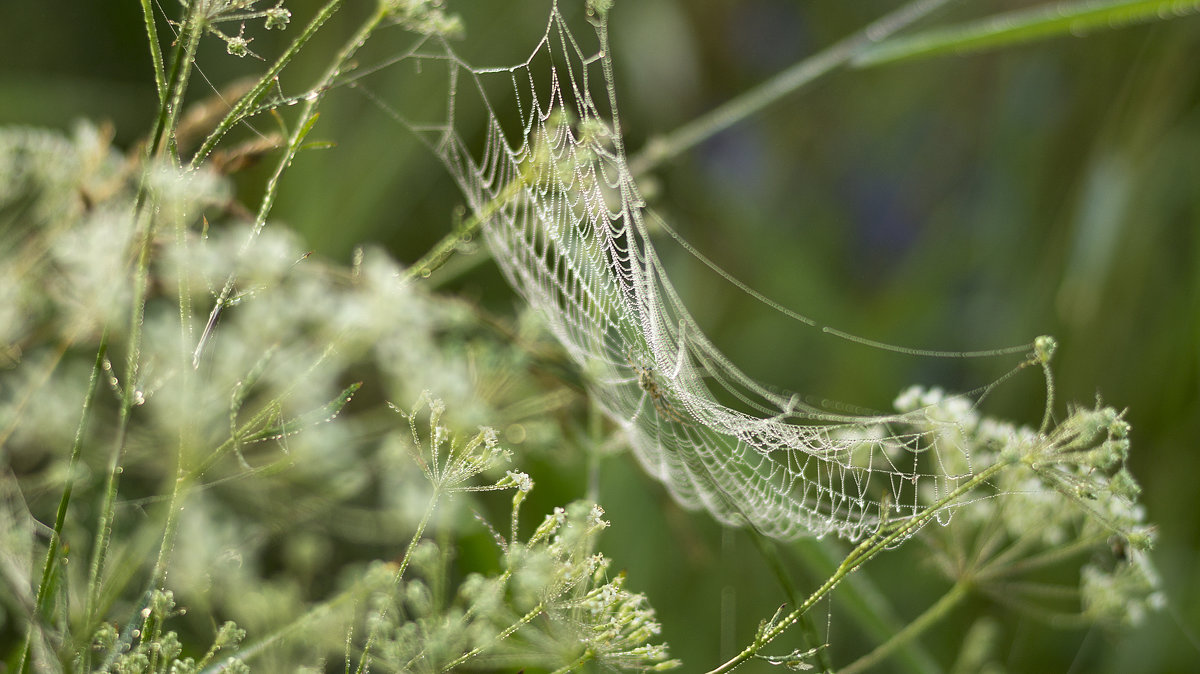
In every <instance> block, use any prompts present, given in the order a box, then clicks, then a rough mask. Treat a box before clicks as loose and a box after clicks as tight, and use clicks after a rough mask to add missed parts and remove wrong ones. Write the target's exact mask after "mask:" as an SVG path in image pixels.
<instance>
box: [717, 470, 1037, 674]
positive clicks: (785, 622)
mask: <svg viewBox="0 0 1200 674" xmlns="http://www.w3.org/2000/svg"><path fill="white" fill-rule="evenodd" d="M1011 465H1013V464H1011V463H997V464H994V465H992V466H990V467H989V468H987V469H986V470H984V471H983V472H981V473H979V474H978V475H976V476H975V477H973V478H971V479H970V480H968V481H966V482H964V483H963V484H961V485H959V486H958V488H957V489H955V490H954V491H952V492H950V493H949V494H947V495H946V496H945V497H944V498H942V499H941V500H939V501H938V502H937V503H934V504H933V505H931V506H929V507H928V508H926V509H925V510H923V511H921V512H920V513H919V514H917V515H916V516H915V517H913V518H912V519H908V520H905V521H903V522H901V523H900V524H899V525H898V526H896V527H895V528H892V529H890V532H889V533H885V531H888V530H885V531H880V532H878V533H876V534H874V535H872V536H871V537H869V538H867V539H866V540H865V541H863V542H862V543H860V544H859V545H858V546H857V547H856V548H854V549H853V550H851V551H850V554H848V555H846V558H845V559H844V560H842V563H841V565H840V566H838V569H837V571H836V572H834V574H833V576H831V577H830V578H829V579H828V580H826V581H825V582H824V583H823V584H822V585H821V587H819V588H817V590H816V591H815V592H813V593H812V594H811V595H809V597H808V599H806V600H805V601H804V603H803V604H801V605H800V606H797V607H796V608H795V609H794V610H793V611H792V612H791V613H789V614H787V615H786V616H785V617H784V618H782V619H781V620H779V621H778V622H776V623H775V624H774V625H772V626H771V627H770V628H769V629H767V630H766V631H765V632H763V633H762V635H760V637H759V638H757V639H755V641H754V643H752V644H750V645H749V646H747V647H746V648H745V649H743V650H742V652H740V653H738V654H737V655H736V656H734V657H733V658H732V659H730V660H729V661H728V662H726V663H725V664H723V665H721V666H720V667H718V668H716V669H714V670H712V671H711V672H710V673H709V674H720V673H721V672H728V671H731V670H733V669H734V668H735V667H737V666H738V665H740V664H742V663H744V662H746V661H747V660H749V659H750V658H752V657H754V656H755V655H756V654H757V653H758V651H760V650H761V649H762V647H763V646H766V645H767V644H768V643H770V642H771V641H772V640H774V639H775V637H777V636H779V635H780V634H782V633H783V631H784V630H786V629H787V628H789V627H791V626H792V625H793V624H795V623H796V621H798V620H799V619H800V616H801V615H803V614H804V613H805V612H806V611H808V609H810V608H812V606H813V605H814V604H816V603H817V602H818V601H820V600H821V599H822V598H824V597H825V596H826V595H827V594H829V593H830V592H832V591H833V589H834V588H836V587H837V586H838V584H839V583H840V582H841V581H842V579H843V578H845V577H846V576H848V575H849V574H850V573H851V572H853V571H854V570H855V569H857V568H858V567H860V566H862V565H863V564H865V563H866V562H867V561H868V560H870V559H871V558H873V557H875V555H878V554H879V553H880V552H883V551H884V550H886V549H888V548H889V547H891V546H893V545H896V544H898V543H900V542H901V541H902V540H904V539H905V538H907V537H909V536H911V535H912V534H913V533H915V532H916V531H917V530H918V529H920V528H921V527H922V526H924V525H925V524H927V523H928V522H929V520H931V519H933V518H934V517H935V516H937V514H938V513H939V512H941V511H942V510H943V509H944V508H946V507H947V506H949V505H951V504H952V503H953V502H954V501H956V500H958V499H959V498H960V497H962V496H963V495H964V494H966V493H968V492H970V491H971V490H972V489H974V488H976V487H978V486H979V485H981V484H983V483H985V482H987V481H988V480H990V479H991V478H992V477H993V476H994V475H996V474H997V473H999V472H1000V471H1001V470H1004V469H1005V468H1008V467H1010V466H1011Z"/></svg>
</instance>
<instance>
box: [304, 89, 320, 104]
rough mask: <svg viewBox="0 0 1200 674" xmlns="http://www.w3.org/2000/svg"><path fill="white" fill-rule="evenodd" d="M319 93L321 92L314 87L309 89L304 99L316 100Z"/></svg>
mask: <svg viewBox="0 0 1200 674" xmlns="http://www.w3.org/2000/svg"><path fill="white" fill-rule="evenodd" d="M320 95H321V94H320V93H319V92H318V91H317V90H316V89H313V90H312V91H310V92H308V93H307V94H305V95H304V100H306V101H315V100H317V96H320Z"/></svg>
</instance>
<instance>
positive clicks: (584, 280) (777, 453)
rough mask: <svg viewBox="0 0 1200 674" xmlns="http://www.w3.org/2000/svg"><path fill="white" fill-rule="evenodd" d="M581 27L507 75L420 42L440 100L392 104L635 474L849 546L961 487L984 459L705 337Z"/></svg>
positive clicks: (604, 65) (558, 29) (601, 47)
mask: <svg viewBox="0 0 1200 674" xmlns="http://www.w3.org/2000/svg"><path fill="white" fill-rule="evenodd" d="M588 20H589V23H590V25H591V26H592V27H593V28H594V29H595V31H594V36H593V35H591V32H592V31H590V30H586V31H580V32H581V33H583V32H586V33H587V36H586V37H588V38H589V39H588V40H584V39H582V38H580V37H577V36H576V35H575V34H574V33H573V32H572V31H571V30H570V29H569V28H568V23H567V21H566V20H565V19H564V17H563V14H562V13H561V11H560V9H559V7H558V6H557V4H555V5H554V6H553V7H552V9H551V12H550V15H549V20H548V21H547V23H546V28H545V33H544V34H543V35H542V37H541V39H540V41H538V42H537V44H536V45H535V46H534V47H533V49H532V50H531V52H530V53H529V56H528V58H527V59H525V60H523V61H521V62H520V63H518V64H516V65H513V66H505V67H478V66H472V65H469V64H468V63H467V62H466V61H465V60H464V59H462V58H460V57H459V56H458V55H457V54H456V52H455V51H454V49H453V48H452V47H451V46H450V45H449V44H448V43H446V42H445V41H443V40H442V39H441V38H440V37H438V36H437V35H431V36H428V37H427V38H424V39H422V40H421V42H420V43H419V44H418V45H417V46H416V47H415V48H414V49H412V50H411V51H409V52H406V53H405V54H404V56H403V57H402V59H399V60H401V61H403V62H406V63H407V64H408V66H409V67H411V69H412V72H413V73H416V74H419V76H421V77H444V78H445V81H446V87H447V91H446V97H445V100H444V106H443V107H441V109H439V110H438V111H437V112H436V113H434V114H433V115H432V117H431V118H423V119H414V118H413V117H411V116H409V115H408V114H407V113H398V112H396V111H395V109H394V108H393V107H391V106H388V109H389V110H390V111H392V113H393V114H395V115H396V116H397V118H398V119H400V120H401V121H402V122H403V123H404V124H405V125H407V126H408V127H410V128H411V129H412V130H413V131H414V132H415V133H416V134H417V135H418V136H419V137H420V138H421V139H422V140H423V142H425V143H427V144H428V145H429V147H430V148H431V149H432V150H433V151H434V152H435V153H436V154H437V156H438V157H439V158H440V159H441V160H442V162H443V163H444V164H445V166H446V167H447V168H448V169H449V171H450V173H451V174H452V175H453V177H454V179H455V180H456V181H457V183H458V186H459V187H460V188H461V190H462V192H463V194H464V195H465V198H466V201H467V204H468V206H469V208H470V210H471V211H472V213H473V215H474V217H475V218H477V219H478V220H479V221H482V222H483V226H482V236H483V239H484V240H485V241H486V243H487V245H488V247H489V248H490V250H491V252H492V255H493V257H494V258H495V260H496V262H497V264H498V265H499V267H500V270H501V271H502V272H503V274H504V276H505V277H506V278H507V280H508V281H509V283H511V284H512V286H513V287H514V288H515V289H516V290H517V292H518V293H520V295H521V296H522V297H524V299H525V300H526V301H528V303H529V304H530V305H532V306H533V307H534V308H535V309H536V310H538V311H539V312H540V313H541V315H542V316H543V317H544V318H545V320H546V322H547V323H548V325H549V327H550V329H551V331H552V332H553V334H554V335H555V336H556V337H557V338H558V340H559V341H560V342H561V343H562V345H563V347H564V348H565V349H566V351H567V352H568V353H569V355H570V357H571V358H572V359H573V360H574V361H575V362H576V363H577V364H578V366H579V368H580V369H581V370H582V372H583V374H584V379H585V381H586V382H587V385H588V388H589V391H590V393H591V395H592V397H593V398H594V400H595V402H596V404H598V405H599V406H600V407H601V408H602V409H603V410H604V412H605V413H606V414H607V415H608V416H609V417H610V418H611V419H612V420H613V421H614V422H615V423H616V424H618V425H619V426H620V428H621V429H623V431H624V433H625V434H626V435H627V436H628V439H629V443H630V445H631V446H632V449H633V452H634V454H635V455H636V456H637V458H638V460H639V461H640V462H641V464H642V465H643V466H644V467H645V469H646V470H647V471H649V472H650V474H651V475H653V476H654V477H655V478H657V479H658V480H660V481H661V482H662V483H663V484H664V485H666V487H667V488H668V489H669V490H670V492H671V494H672V495H673V496H674V497H675V499H676V500H677V501H678V502H679V503H681V504H683V505H684V506H686V507H688V508H692V509H700V508H702V509H704V510H706V511H708V512H709V513H711V514H712V515H713V516H714V517H715V518H716V519H718V520H719V521H721V522H723V523H725V524H731V525H751V526H753V527H755V528H757V529H758V530H759V531H761V532H762V533H764V534H766V535H769V536H772V537H776V538H782V539H788V538H795V537H800V536H822V535H826V534H829V533H835V534H838V535H840V536H844V537H847V538H850V539H857V538H860V537H862V536H863V535H865V534H868V533H870V532H872V531H874V530H875V529H876V528H877V527H878V526H879V523H880V520H881V519H886V520H900V519H904V518H908V517H912V516H913V515H914V514H915V513H917V512H919V511H920V510H922V509H923V508H924V507H927V506H928V505H929V504H931V503H934V502H936V501H937V500H939V499H940V498H942V497H943V496H945V495H946V494H948V493H949V492H951V491H952V490H954V489H955V487H957V486H958V485H960V484H962V483H963V482H964V481H966V480H968V479H969V478H970V477H971V476H972V474H973V473H974V472H975V471H977V470H979V469H980V468H981V466H978V465H973V462H972V457H971V456H970V454H969V452H968V451H967V450H966V448H965V447H964V446H962V444H961V443H956V442H954V441H953V438H954V437H955V435H956V434H955V433H952V432H949V433H947V432H930V431H929V430H928V429H929V427H930V424H929V419H927V418H923V422H924V425H923V426H920V427H921V428H924V429H926V430H923V431H920V430H912V429H914V428H916V427H917V426H910V425H909V423H908V421H910V418H909V417H906V416H905V415H904V414H896V415H888V416H847V415H838V414H832V413H830V412H829V411H827V410H823V409H820V408H817V407H813V406H810V405H808V404H806V403H805V402H804V399H803V398H802V396H800V395H797V394H793V393H789V392H781V391H779V390H777V389H775V388H772V387H770V386H768V385H764V384H762V383H760V382H758V381H755V380H754V379H752V378H751V377H749V376H747V375H746V374H744V373H743V372H742V371H741V370H740V369H738V367H737V366H735V365H734V364H733V363H732V362H730V361H729V359H728V358H726V357H725V356H724V355H723V354H722V353H721V352H720V351H719V350H718V349H717V348H716V347H715V346H714V345H713V344H712V343H711V342H710V341H709V340H708V339H707V338H706V337H705V335H704V333H703V332H702V331H701V330H700V328H699V327H698V326H697V324H696V322H695V321H694V320H693V318H692V316H691V315H690V314H689V313H688V310H687V308H686V307H685V306H684V304H683V302H682V301H681V299H680V296H679V294H678V293H677V292H676V289H675V288H674V287H673V286H672V284H671V281H670V279H668V278H667V275H666V273H665V271H664V266H663V264H662V262H661V261H660V259H659V257H658V255H657V253H656V252H655V248H654V245H653V243H652V242H651V239H650V236H649V230H650V228H649V227H648V220H649V219H650V218H652V217H653V216H652V215H651V214H650V212H649V211H648V210H647V209H646V205H645V202H644V200H643V199H642V197H641V195H640V193H639V191H638V187H637V184H636V183H635V181H634V176H633V175H632V174H631V171H630V168H629V166H628V163H627V161H626V150H625V147H624V143H623V140H622V137H621V133H620V119H619V115H618V110H617V106H616V100H615V99H616V97H615V93H614V91H615V89H614V86H613V80H612V71H613V69H612V65H611V54H610V52H609V46H608V35H607V26H606V23H605V20H604V17H603V16H600V15H589V17H588ZM500 102H503V103H504V107H501V105H500ZM385 105H386V104H385ZM651 224H653V223H651ZM911 414H917V415H921V414H923V411H922V410H920V409H918V410H917V411H916V412H913V413H911Z"/></svg>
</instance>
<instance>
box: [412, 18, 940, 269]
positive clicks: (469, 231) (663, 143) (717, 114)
mask: <svg viewBox="0 0 1200 674" xmlns="http://www.w3.org/2000/svg"><path fill="white" fill-rule="evenodd" d="M950 1H951V0H913V1H912V2H910V3H908V4H907V5H905V6H903V7H901V8H900V9H898V10H896V11H895V12H892V13H891V14H888V15H886V16H884V17H883V18H881V19H879V20H877V21H875V22H874V23H872V24H871V25H869V26H867V27H866V28H864V29H862V30H861V31H859V32H857V33H855V34H854V35H851V36H850V37H847V38H845V39H843V40H841V41H840V42H838V43H836V44H834V45H833V46H831V47H828V48H827V49H825V50H824V51H822V52H820V53H817V54H815V55H813V56H811V57H809V58H806V59H804V60H803V61H800V62H799V63H797V64H796V65H794V66H792V67H791V68H788V69H787V70H785V71H783V72H781V73H779V74H778V75H776V76H775V77H773V78H771V79H770V80H768V81H766V82H764V83H763V84H761V85H759V86H757V87H755V88H753V89H751V90H750V91H747V92H745V93H743V94H741V95H740V96H737V97H736V98H733V99H732V100H730V101H728V102H727V103H725V104H724V105H722V106H720V107H718V108H717V109H715V110H713V111H712V112H710V113H708V114H706V115H702V116H701V117H698V118H696V119H695V120H693V121H692V122H690V123H688V124H685V125H683V126H681V127H679V128H678V129H676V130H675V131H672V132H671V133H668V134H667V135H665V136H662V137H660V138H657V139H652V140H651V141H650V142H648V143H647V144H646V147H645V148H644V149H643V150H642V151H641V152H639V153H638V154H637V155H635V156H634V157H633V158H632V159H630V160H629V164H628V166H629V172H630V174H631V175H633V176H635V177H636V176H639V175H642V174H644V173H646V172H648V171H650V170H651V169H653V168H654V167H656V166H658V165H659V164H661V163H663V162H664V161H666V160H668V159H671V158H674V157H675V156H677V155H679V154H681V153H682V152H684V151H685V150H688V149H690V148H692V147H694V146H696V145H698V144H699V143H702V142H704V141H705V140H707V139H708V138H711V137H712V136H715V135H716V134H718V133H720V132H721V131H724V130H725V129H727V128H729V127H731V126H733V125H734V124H737V123H738V122H741V121H742V120H744V119H746V118H747V117H749V116H751V115H753V114H755V113H757V112H759V111H760V110H762V109H763V108H765V107H767V106H768V105H770V104H772V103H774V102H776V101H778V100H779V99H781V98H783V97H784V96H786V95H788V94H790V93H793V92H795V91H797V90H799V89H801V88H803V87H804V86H805V85H808V84H811V83H812V82H813V81H814V80H816V79H817V78H819V77H820V76H822V75H824V74H826V73H828V72H831V71H833V70H834V69H836V68H837V67H839V66H842V65H845V64H846V63H848V62H849V61H850V60H851V59H852V58H854V56H855V55H857V54H858V53H859V52H860V51H862V50H863V49H864V48H866V47H868V46H870V45H871V44H873V43H875V42H877V41H879V40H882V39H884V38H886V37H888V36H890V35H892V34H894V33H895V32H896V31H899V30H900V29H902V28H904V27H905V26H908V25H910V24H912V23H913V22H914V21H917V20H918V19H920V18H921V17H923V16H926V15H927V14H929V13H930V12H932V11H934V10H935V9H938V8H939V7H941V6H942V5H945V4H946V3H947V2H950ZM601 31H602V39H603V37H604V36H603V26H601ZM604 51H605V52H606V53H609V50H607V49H604ZM604 63H605V67H606V68H607V67H609V66H608V65H607V64H608V63H609V61H608V59H607V58H606V59H604ZM610 75H611V73H610ZM612 109H613V111H614V116H615V114H616V112H615V111H616V106H615V105H614V106H613V108H612ZM614 126H615V127H616V128H620V125H619V124H617V123H616V120H614ZM616 141H617V142H618V143H620V138H617V139H616ZM621 152H622V153H623V152H624V149H623V148H622V149H621ZM514 182H515V183H517V185H516V187H517V188H520V187H523V184H521V183H523V180H522V181H514ZM512 196H513V193H510V188H507V187H506V188H505V190H504V191H503V192H501V194H500V195H499V196H497V197H496V199H493V200H492V202H491V203H489V204H488V205H487V206H485V207H484V209H483V211H482V212H480V213H476V214H475V215H473V216H472V217H471V218H470V219H468V220H467V221H466V222H464V223H463V225H462V226H461V227H459V228H458V229H457V231H454V232H451V233H450V234H447V235H446V236H445V237H443V238H442V240H441V241H439V242H438V243H437V244H436V245H435V246H434V247H433V248H432V249H431V250H430V251H429V253H427V254H426V255H425V256H424V257H422V258H421V259H420V260H418V261H417V262H416V263H415V264H413V265H412V266H411V267H410V268H409V274H408V276H409V278H414V277H417V276H422V277H424V276H429V275H430V274H431V273H433V271H434V270H436V269H437V268H438V267H440V266H442V265H443V264H444V263H445V262H446V260H448V259H449V258H450V256H452V255H453V254H454V251H455V250H457V249H458V246H459V245H460V244H461V243H462V242H464V241H466V240H469V239H470V238H471V237H473V236H475V235H476V234H477V233H478V232H479V230H480V229H481V228H482V227H483V225H484V224H486V223H487V221H488V220H489V219H490V218H491V216H492V215H494V214H495V212H496V211H497V210H499V208H500V207H502V206H503V205H504V204H506V203H507V202H508V200H509V199H511V198H512Z"/></svg>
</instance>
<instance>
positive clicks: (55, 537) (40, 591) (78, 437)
mask: <svg viewBox="0 0 1200 674" xmlns="http://www.w3.org/2000/svg"><path fill="white" fill-rule="evenodd" d="M107 354H108V331H107V330H106V331H105V332H104V333H103V334H102V335H101V337H100V348H99V349H98V350H97V351H96V361H95V363H93V365H92V376H91V377H90V378H89V379H88V386H87V391H86V392H85V393H84V395H83V412H82V413H81V414H80V417H79V425H78V426H76V427H75V440H74V442H72V443H71V458H70V460H69V462H68V463H67V484H66V486H64V487H63V493H62V497H61V498H59V501H58V512H57V513H56V514H55V516H54V528H53V529H51V530H50V542H49V544H48V545H47V547H46V559H45V561H44V562H43V563H42V580H41V582H39V583H38V588H37V594H36V595H35V597H34V602H33V607H34V610H33V617H32V619H31V620H30V621H29V630H28V631H27V632H26V633H25V644H24V646H22V647H21V656H20V658H18V661H17V668H16V671H17V672H21V673H24V672H27V671H29V670H28V667H29V664H30V661H29V657H30V652H31V649H32V646H33V635H34V632H35V631H36V630H37V629H38V628H39V624H40V623H41V621H42V620H43V619H44V618H45V616H46V614H47V613H48V612H49V606H45V605H44V604H45V603H46V602H47V600H48V598H49V595H48V593H49V588H50V584H51V581H52V579H53V577H54V570H55V566H56V564H57V562H58V559H59V552H60V548H61V546H62V532H63V527H64V526H65V525H66V521H67V508H68V507H69V506H70V504H71V493H72V491H73V489H74V486H75V475H76V474H77V473H78V471H79V458H80V456H81V455H82V454H83V436H84V432H85V431H86V429H87V425H88V420H89V419H90V418H91V416H92V401H93V400H95V398H96V384H97V383H98V382H99V381H100V371H101V370H102V369H103V368H104V358H105V356H106V355H107Z"/></svg>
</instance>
